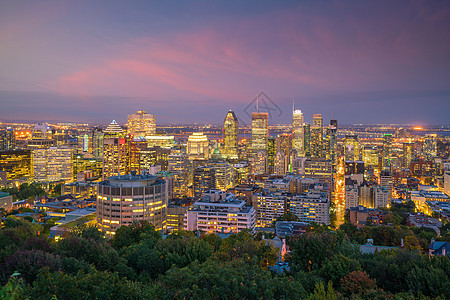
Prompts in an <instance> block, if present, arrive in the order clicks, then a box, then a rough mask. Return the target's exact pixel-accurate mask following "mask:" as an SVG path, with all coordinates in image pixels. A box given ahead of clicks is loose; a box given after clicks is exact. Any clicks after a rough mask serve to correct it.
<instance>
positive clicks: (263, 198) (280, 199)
mask: <svg viewBox="0 0 450 300" xmlns="http://www.w3.org/2000/svg"><path fill="white" fill-rule="evenodd" d="M252 202H253V208H254V209H255V210H256V225H257V226H258V227H270V226H271V225H272V223H273V222H274V221H275V220H276V219H277V218H278V217H281V216H282V215H283V214H284V213H285V208H286V195H284V194H282V193H269V192H262V193H255V194H254V196H253V201H252Z"/></svg>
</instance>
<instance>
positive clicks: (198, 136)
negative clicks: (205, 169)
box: [187, 132, 209, 160]
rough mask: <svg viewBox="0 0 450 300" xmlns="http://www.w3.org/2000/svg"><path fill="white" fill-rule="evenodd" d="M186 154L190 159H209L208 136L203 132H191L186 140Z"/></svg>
mask: <svg viewBox="0 0 450 300" xmlns="http://www.w3.org/2000/svg"><path fill="white" fill-rule="evenodd" d="M187 154H188V156H189V159H190V160H194V159H200V160H208V159H209V141H208V137H207V136H206V135H203V132H193V133H192V134H191V135H190V136H189V138H188V142H187Z"/></svg>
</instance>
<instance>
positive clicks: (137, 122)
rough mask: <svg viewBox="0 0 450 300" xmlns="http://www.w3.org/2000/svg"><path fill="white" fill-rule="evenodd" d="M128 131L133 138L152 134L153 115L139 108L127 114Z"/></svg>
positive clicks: (154, 125)
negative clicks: (133, 112)
mask: <svg viewBox="0 0 450 300" xmlns="http://www.w3.org/2000/svg"><path fill="white" fill-rule="evenodd" d="M128 133H129V134H131V135H132V136H133V137H134V138H139V137H146V136H152V135H155V134H156V121H155V116H154V115H151V114H148V113H147V112H146V111H143V110H140V111H138V112H137V113H135V114H132V115H128Z"/></svg>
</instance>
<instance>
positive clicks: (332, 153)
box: [327, 120, 337, 165]
mask: <svg viewBox="0 0 450 300" xmlns="http://www.w3.org/2000/svg"><path fill="white" fill-rule="evenodd" d="M327 140H328V152H327V159H329V160H331V162H332V163H333V164H334V165H335V164H336V163H337V120H330V126H329V127H328V134H327Z"/></svg>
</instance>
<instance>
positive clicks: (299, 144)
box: [292, 109, 305, 156]
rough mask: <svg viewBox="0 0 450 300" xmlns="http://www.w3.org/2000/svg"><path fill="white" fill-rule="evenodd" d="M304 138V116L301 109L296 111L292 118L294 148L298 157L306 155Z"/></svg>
mask: <svg viewBox="0 0 450 300" xmlns="http://www.w3.org/2000/svg"><path fill="white" fill-rule="evenodd" d="M304 138H305V135H304V129H303V114H302V111H301V110H300V109H296V110H294V112H293V118H292V148H294V149H295V150H296V151H297V155H298V156H304V155H305V142H304Z"/></svg>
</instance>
